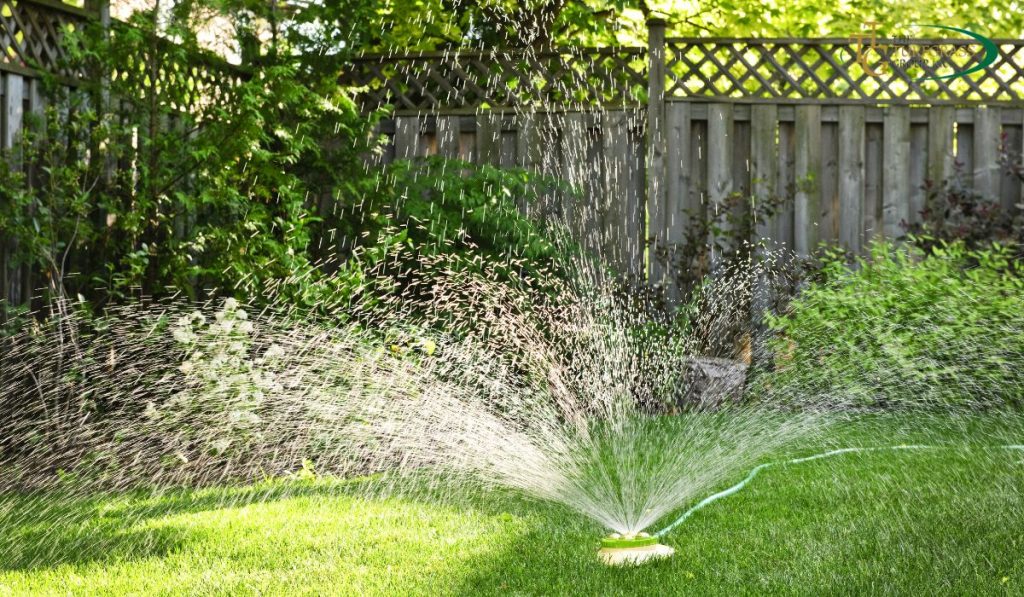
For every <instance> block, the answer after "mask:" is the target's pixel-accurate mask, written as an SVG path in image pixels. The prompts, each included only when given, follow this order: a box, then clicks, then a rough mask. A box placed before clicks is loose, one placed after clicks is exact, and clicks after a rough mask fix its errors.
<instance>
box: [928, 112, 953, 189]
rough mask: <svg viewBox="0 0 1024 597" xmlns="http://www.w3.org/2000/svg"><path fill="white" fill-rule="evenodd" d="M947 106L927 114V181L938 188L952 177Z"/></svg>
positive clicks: (951, 153)
mask: <svg viewBox="0 0 1024 597" xmlns="http://www.w3.org/2000/svg"><path fill="white" fill-rule="evenodd" d="M954 115H955V112H954V110H953V108H951V107H949V106H934V107H933V108H931V110H930V111H929V112H928V171H927V178H928V181H929V182H930V183H931V184H932V185H933V186H934V188H938V187H940V186H941V185H942V181H944V180H948V179H949V178H950V177H951V176H952V175H953V117H954Z"/></svg>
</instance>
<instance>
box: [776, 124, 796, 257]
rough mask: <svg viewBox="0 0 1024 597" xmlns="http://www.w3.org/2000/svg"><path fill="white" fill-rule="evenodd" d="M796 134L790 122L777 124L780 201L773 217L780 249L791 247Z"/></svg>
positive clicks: (778, 193)
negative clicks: (776, 213) (780, 203)
mask: <svg viewBox="0 0 1024 597" xmlns="http://www.w3.org/2000/svg"><path fill="white" fill-rule="evenodd" d="M795 142H796V134H795V131H794V130H793V123H792V122H780V123H779V182H778V190H777V191H776V195H777V196H778V198H779V199H780V200H781V201H782V205H780V206H779V209H778V215H777V216H776V217H775V230H776V232H775V239H776V242H777V243H778V244H779V246H780V247H785V248H792V247H793V217H794V208H793V192H794V185H793V176H794V172H795V165H796V163H795V156H796V147H795Z"/></svg>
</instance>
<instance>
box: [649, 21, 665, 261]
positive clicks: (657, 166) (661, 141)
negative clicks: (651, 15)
mask: <svg viewBox="0 0 1024 597" xmlns="http://www.w3.org/2000/svg"><path fill="white" fill-rule="evenodd" d="M647 31H648V36H647V43H648V52H647V54H648V58H649V61H650V62H649V64H650V66H649V68H648V76H647V127H646V129H647V139H646V145H647V156H646V159H647V163H646V172H647V173H648V176H647V192H646V195H647V198H646V199H647V212H648V214H650V217H651V234H650V238H648V239H647V240H648V241H650V246H651V247H652V250H651V255H650V258H649V259H648V266H649V268H648V272H647V273H648V276H649V277H650V279H651V281H658V279H659V278H660V277H661V276H662V274H663V272H662V271H661V270H660V269H659V266H658V264H657V259H656V258H655V255H654V252H655V250H656V248H657V244H658V243H659V242H661V243H663V242H664V237H663V235H660V234H659V231H660V230H661V229H662V224H661V220H663V216H662V212H663V210H664V208H665V201H666V192H667V190H668V189H667V180H666V171H665V158H666V154H667V148H666V143H667V139H666V138H667V134H668V131H667V124H668V123H667V122H666V118H667V117H666V108H665V21H664V20H662V19H651V20H649V21H648V23H647Z"/></svg>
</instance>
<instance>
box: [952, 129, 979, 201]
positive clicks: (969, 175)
mask: <svg viewBox="0 0 1024 597" xmlns="http://www.w3.org/2000/svg"><path fill="white" fill-rule="evenodd" d="M953 138H954V139H956V142H955V143H954V145H955V147H954V156H955V157H954V159H953V172H952V175H954V176H957V175H958V176H959V177H960V182H961V183H962V184H964V185H965V186H967V187H971V186H973V185H974V125H973V124H968V123H962V122H954V123H953Z"/></svg>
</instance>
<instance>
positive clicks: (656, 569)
mask: <svg viewBox="0 0 1024 597" xmlns="http://www.w3.org/2000/svg"><path fill="white" fill-rule="evenodd" d="M916 442H941V443H945V444H949V445H956V446H959V447H958V448H956V449H950V450H943V451H934V452H874V453H863V454H853V455H844V456H840V457H837V458H834V459H830V460H820V461H815V462H810V463H806V464H801V465H794V466H790V467H778V468H772V469H769V470H767V471H765V472H764V473H763V474H762V475H761V476H759V477H758V478H757V479H756V480H755V481H754V482H753V483H752V484H751V485H750V486H749V487H748V488H747V489H744V490H743V491H742V492H740V493H738V494H736V495H734V496H731V497H729V498H726V499H724V500H721V501H719V502H716V503H714V504H712V505H710V506H708V507H707V508H706V509H704V510H702V511H700V512H699V513H698V514H696V515H695V516H694V517H693V518H691V519H690V520H689V521H687V522H686V523H685V524H683V525H682V526H681V527H680V528H679V529H678V530H677V531H675V532H674V533H673V534H672V535H671V536H669V537H667V539H666V541H665V542H666V543H667V544H669V545H672V546H673V547H675V548H676V550H677V551H676V555H675V556H674V557H672V558H671V559H669V560H666V561H661V562H655V563H649V564H646V565H644V566H641V567H636V568H629V569H609V568H606V567H604V566H602V565H600V564H599V563H598V562H597V559H596V557H595V552H596V550H597V547H598V540H599V538H600V535H601V534H602V530H601V529H599V528H597V527H596V526H594V525H593V524H592V523H589V522H587V521H586V520H582V519H580V518H579V517H577V516H575V515H573V514H571V513H569V512H567V511H565V510H563V509H560V508H557V507H554V506H549V505H546V504H540V503H536V502H532V501H530V500H526V499H523V498H520V497H517V496H515V495H511V494H507V493H500V494H491V495H487V496H475V497H472V498H466V499H465V500H464V501H463V502H462V503H447V504H438V503H431V502H426V501H416V500H413V499H398V498H391V499H368V498H364V497H359V496H358V495H356V494H355V493H353V492H352V491H351V490H350V489H349V488H350V485H349V484H345V483H341V482H337V481H331V480H318V481H312V482H310V481H306V482H298V481H295V482H287V483H277V484H268V485H261V486H253V487H247V488H234V489H215V490H201V491H180V492H175V493H173V494H165V495H162V496H147V495H144V494H133V495H122V496H116V497H115V496H105V497H101V498H95V499H91V500H85V499H63V498H61V497H60V496H58V495H55V494H47V495H43V496H38V495H37V496H32V497H29V496H18V497H15V496H6V497H0V525H3V526H4V527H5V528H0V531H2V533H3V535H2V536H0V595H3V594H26V593H31V594H68V593H69V592H70V593H75V594H109V595H123V594H140V593H141V594H274V595H277V594H289V595H297V594H308V595H334V594H346V595H347V594H351V595H372V594H402V595H405V594H508V593H514V594H531V595H532V594H545V595H550V594H585V595H616V594H646V595H655V594H694V595H708V594H722V595H735V594H751V595H759V594H765V593H783V594H808V595H814V594H822V593H844V594H846V593H860V594H864V593H870V594H879V593H882V594H885V593H899V594H915V595H920V594H943V595H945V594H948V595H963V594H979V593H981V594H1024V558H1022V557H1021V555H1020V554H1021V552H1022V550H1024V498H1022V492H1024V451H1016V452H1014V451H1007V450H986V449H984V448H983V447H982V446H984V445H986V444H990V443H1024V424H1021V422H1020V420H1019V418H1010V419H1009V420H1007V418H1005V417H995V416H972V417H963V418H957V419H946V420H940V419H933V418H922V417H920V416H910V415H902V416H892V415H887V416H872V417H863V418H860V419H858V420H856V421H854V422H851V423H848V424H843V425H839V426H837V427H835V428H834V429H833V431H832V432H831V433H830V434H828V437H827V439H825V440H816V441H815V444H814V445H804V446H797V447H793V448H790V449H789V450H787V454H786V455H789V454H810V453H813V452H815V451H820V450H823V449H827V448H830V447H837V446H848V445H892V444H900V443H916ZM780 456H783V455H781V454H780ZM40 508H42V509H40ZM54 554H59V555H60V556H61V558H62V559H63V563H60V564H54V563H53V562H54V560H55V558H54Z"/></svg>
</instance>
